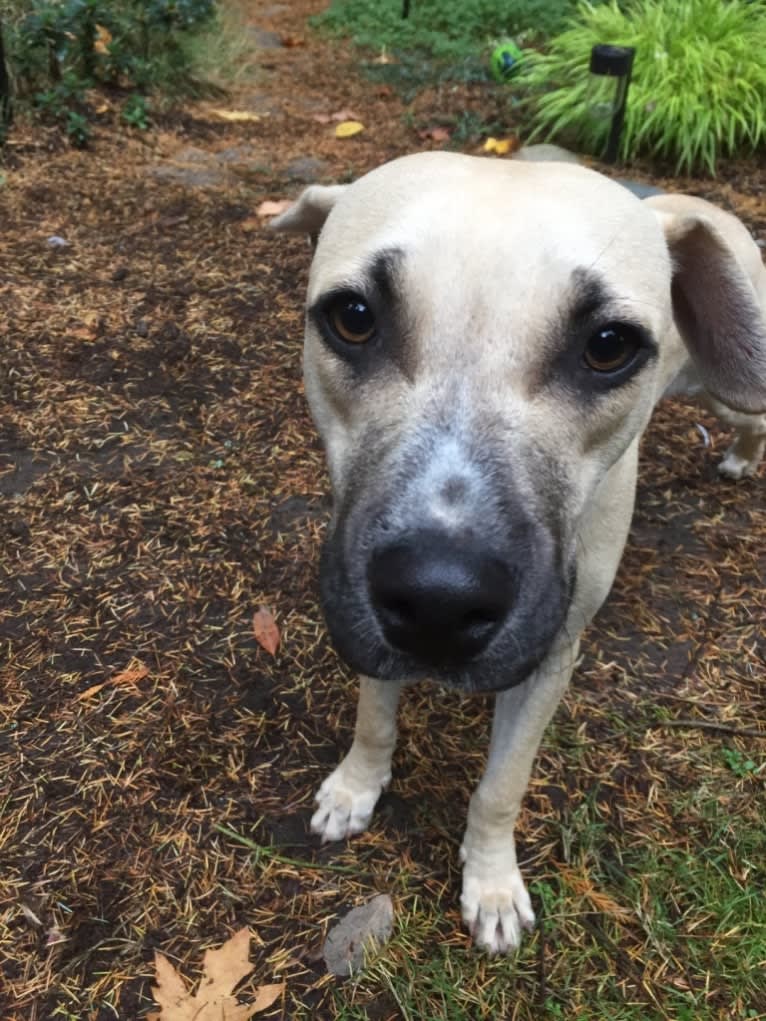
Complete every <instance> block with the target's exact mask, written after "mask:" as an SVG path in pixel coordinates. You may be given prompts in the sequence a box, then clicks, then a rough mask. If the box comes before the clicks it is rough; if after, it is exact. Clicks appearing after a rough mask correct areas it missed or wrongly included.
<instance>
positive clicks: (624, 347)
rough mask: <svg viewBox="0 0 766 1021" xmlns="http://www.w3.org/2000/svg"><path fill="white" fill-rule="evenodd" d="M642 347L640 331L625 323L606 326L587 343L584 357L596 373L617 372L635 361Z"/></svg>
mask: <svg viewBox="0 0 766 1021" xmlns="http://www.w3.org/2000/svg"><path fill="white" fill-rule="evenodd" d="M640 347H641V338H640V337H639V335H638V331H637V330H635V329H634V328H633V327H631V326H628V325H627V324H623V323H615V325H614V326H604V327H602V328H601V329H600V330H597V331H596V332H595V333H594V334H593V336H592V337H591V338H590V340H589V341H588V343H587V346H586V348H585V352H584V354H583V357H584V359H585V364H586V365H587V366H588V368H589V369H593V371H594V372H617V371H619V370H620V369H623V368H625V366H626V365H629V364H630V362H632V361H633V359H634V357H635V356H636V354H637V353H638V351H639V349H640Z"/></svg>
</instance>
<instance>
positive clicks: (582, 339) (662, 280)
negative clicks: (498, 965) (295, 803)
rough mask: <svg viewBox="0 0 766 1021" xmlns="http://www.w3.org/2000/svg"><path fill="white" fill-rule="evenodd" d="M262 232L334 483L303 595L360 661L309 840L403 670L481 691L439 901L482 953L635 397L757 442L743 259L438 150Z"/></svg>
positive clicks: (627, 206) (644, 417) (739, 253)
mask: <svg viewBox="0 0 766 1021" xmlns="http://www.w3.org/2000/svg"><path fill="white" fill-rule="evenodd" d="M273 227H274V228H275V229H276V230H279V231H297V232H302V233H305V234H308V235H310V236H311V237H312V238H313V240H314V243H315V251H314V258H313V262H312V266H311V271H310V279H309V286H308V299H307V312H306V331H305V348H304V379H305V388H306V394H307V397H308V401H309V404H310V408H311V411H312V414H313V417H314V420H315V422H316V425H317V428H318V430H319V433H320V435H321V438H322V440H323V443H324V446H325V449H326V455H327V462H328V468H329V474H330V480H331V485H332V491H333V496H334V510H333V515H332V520H331V523H330V527H329V531H328V535H327V538H326V541H325V543H324V546H323V551H322V556H321V563H320V590H321V600H322V606H323V611H324V614H325V617H326V620H327V625H328V628H329V632H330V636H331V638H332V640H333V642H334V644H335V646H336V648H337V650H338V652H339V653H340V655H341V656H342V658H343V659H345V660H346V661H347V662H348V663H349V664H350V665H351V666H352V667H353V668H354V669H356V670H357V671H358V672H359V673H360V675H361V680H360V695H359V706H358V714H357V721H356V728H355V734H354V739H353V743H352V745H351V749H350V751H349V752H348V754H347V756H346V757H345V758H344V759H343V761H342V762H341V764H340V765H339V766H338V767H337V768H336V769H335V770H334V772H332V773H331V775H330V776H329V777H327V779H326V780H325V781H324V783H322V785H321V787H320V788H319V792H318V794H317V799H316V800H317V805H318V807H317V809H316V812H315V814H314V815H313V818H312V821H311V825H312V829H313V830H314V831H315V832H316V833H318V834H319V835H320V836H321V837H322V839H323V841H329V840H340V839H342V838H344V837H347V836H350V835H352V834H355V833H359V832H361V831H362V830H364V829H365V828H366V827H367V825H368V823H369V821H370V817H371V815H372V812H373V809H374V807H375V803H376V801H377V800H378V797H379V795H380V793H381V791H382V790H383V788H384V787H385V786H386V784H387V783H388V782H389V780H390V776H391V772H390V769H391V756H392V753H393V749H394V743H395V740H396V708H397V700H398V697H399V693H400V690H401V687H402V684H403V683H407V682H411V681H416V680H419V679H421V678H432V679H434V680H436V681H440V682H442V683H444V684H446V685H449V686H452V687H455V688H457V689H459V690H460V691H462V692H474V691H492V692H496V693H497V697H496V701H495V711H494V717H493V723H492V733H491V739H490V748H489V757H488V762H487V766H486V770H485V772H484V775H483V777H482V779H481V782H480V783H479V785H478V787H477V789H476V790H475V792H474V793H473V795H472V797H471V800H470V806H469V811H468V821H467V826H466V830H465V835H464V839H463V843H462V848H461V858H462V861H463V884H462V895H461V905H462V915H463V919H464V921H465V923H466V925H467V927H468V929H469V931H470V932H471V933H472V935H473V939H474V942H475V944H477V945H478V946H479V947H482V948H486V950H488V951H489V952H491V953H506V952H509V951H511V950H513V949H514V948H515V947H517V946H518V945H519V942H520V939H521V934H522V930H523V929H525V928H529V927H531V926H532V925H533V923H534V913H533V910H532V905H531V903H530V898H529V895H528V893H527V890H526V887H525V885H524V881H523V879H522V876H521V873H520V871H519V867H518V864H517V859H516V852H515V845H514V827H515V821H516V817H517V814H518V812H519V807H520V804H521V799H522V797H523V795H524V791H525V788H526V786H527V782H528V779H529V774H530V771H531V767H532V764H533V760H534V757H535V754H536V751H537V748H538V746H539V744H540V740H541V738H542V735H543V731H544V729H545V727H546V725H547V723H548V721H549V720H550V718H551V716H552V715H553V712H554V710H555V709H556V706H557V705H558V703H559V700H560V699H561V697H562V695H563V693H564V691H565V689H566V687H567V684H568V683H569V679H570V676H571V674H572V670H573V667H574V664H575V661H576V659H577V655H578V647H579V641H580V635H581V633H582V631H583V629H584V628H585V627H586V625H587V624H588V622H589V621H590V620H591V618H592V617H593V615H594V614H595V613H596V611H597V610H598V608H599V607H600V606H601V604H602V603H603V601H604V600H605V598H606V596H607V594H608V592H609V589H610V588H611V585H612V582H613V580H614V576H615V573H616V571H617V567H618V564H619V562H620V558H621V555H622V550H623V546H624V544H625V541H626V537H627V534H628V529H629V526H630V521H631V516H632V511H633V504H634V497H635V489H636V468H637V455H638V444H639V438H640V436H641V434H642V432H643V431H644V429H645V427H646V425H647V423H648V421H649V418H650V416H651V414H652V409H653V408H654V406H655V404H656V403H657V401H658V400H659V399H660V398H661V397H662V396H663V395H666V394H673V393H681V392H684V393H694V394H697V395H698V396H699V397H700V398H701V399H703V400H705V401H706V402H707V403H708V404H709V405H710V406H711V407H712V408H713V409H714V410H715V411H716V412H718V413H719V414H720V415H721V417H722V418H723V419H724V420H725V421H726V422H728V423H729V424H731V425H733V426H734V427H735V428H736V429H737V430H738V431H737V434H736V436H735V439H734V442H733V444H732V446H731V448H730V450H729V451H728V452H727V454H726V456H725V458H724V460H723V463H722V465H721V471H722V472H723V473H724V474H726V475H729V476H734V477H741V476H743V475H746V474H750V473H752V472H754V471H755V470H756V468H757V467H758V462H759V460H760V457H761V455H762V453H763V448H764V445H766V415H764V412H766V313H765V311H764V310H766V272H765V271H764V267H763V265H762V262H761V257H760V252H759V250H758V248H757V246H756V245H755V244H754V242H753V241H752V239H751V238H750V236H749V234H748V232H747V230H746V229H745V228H744V226H743V225H742V224H741V223H740V222H739V221H738V220H737V219H736V218H735V217H733V216H730V215H728V214H726V213H723V212H721V211H720V210H718V209H716V208H715V207H713V206H712V205H710V204H709V203H707V202H704V201H702V200H700V199H694V198H690V197H685V196H680V195H677V196H673V195H660V196H657V197H652V198H650V199H646V200H643V201H641V200H639V199H638V198H636V197H635V196H634V195H632V194H631V193H630V192H629V191H627V190H626V189H624V188H623V187H621V186H620V185H619V184H617V183H616V182H614V181H611V180H609V179H608V178H606V177H604V176H602V175H600V174H598V173H596V172H595V171H592V170H588V169H585V168H583V167H580V166H577V165H572V164H565V163H523V162H515V161H508V160H505V161H503V160H490V159H486V158H481V157H473V156H463V155H459V154H452V153H436V152H434V153H420V154H417V155H412V156H406V157H403V158H401V159H397V160H395V161H393V162H391V163H387V164H385V165H384V166H382V167H379V168H378V169H376V170H374V171H372V172H371V173H369V174H367V175H365V176H363V177H362V178H360V179H359V180H358V181H356V182H354V183H353V184H351V185H336V186H328V187H323V186H320V185H313V186H311V187H309V188H308V189H306V191H305V192H304V193H303V194H302V196H301V197H300V198H299V200H298V201H297V202H296V203H295V204H294V205H293V206H292V207H291V208H290V209H288V210H287V211H286V212H285V213H283V214H282V215H281V216H279V217H278V218H277V219H276V220H275V221H273Z"/></svg>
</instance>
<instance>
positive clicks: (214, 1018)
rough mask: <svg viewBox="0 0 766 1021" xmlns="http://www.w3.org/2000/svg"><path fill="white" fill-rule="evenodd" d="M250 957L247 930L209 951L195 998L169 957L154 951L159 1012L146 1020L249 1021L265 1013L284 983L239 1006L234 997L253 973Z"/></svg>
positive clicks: (266, 988) (263, 989)
mask: <svg viewBox="0 0 766 1021" xmlns="http://www.w3.org/2000/svg"><path fill="white" fill-rule="evenodd" d="M249 954H250V932H249V930H248V929H247V928H245V929H240V930H239V932H235V933H234V935H233V936H232V937H231V939H229V940H227V941H226V942H225V943H224V944H223V946H221V947H219V948H218V950H206V951H205V957H204V960H203V963H202V978H201V980H200V983H199V986H198V988H197V992H196V993H194V995H192V993H191V992H190V990H189V989H187V987H186V983H185V982H184V980H183V978H181V976H180V975H179V974H178V972H177V971H176V969H175V968H174V967H173V965H172V964H171V963H170V961H169V960H168V959H167V957H165V956H164V955H163V954H160V953H158V952H155V955H154V959H155V969H156V974H157V985H156V986H152V995H153V996H154V999H155V1000H156V1001H157V1003H158V1004H159V1005H160V1010H159V1012H154V1013H152V1014H147V1015H146V1016H147V1021H248V1019H249V1018H251V1017H252V1016H253V1015H254V1014H257V1013H259V1012H260V1011H262V1010H266V1009H267V1007H270V1006H271V1005H272V1003H274V1002H275V1000H277V999H278V998H279V997H280V996H281V995H282V993H283V991H284V988H285V984H284V982H277V983H275V984H274V985H266V986H261V987H260V988H259V989H258V990H257V991H256V994H255V1002H254V1003H252V1002H251V1003H239V1002H238V1001H237V998H236V997H235V996H233V995H232V994H233V992H234V989H235V988H236V986H237V985H238V984H239V983H240V982H241V981H242V979H243V978H245V976H246V975H249V974H250V972H251V971H252V970H253V965H252V964H251V963H250V960H249Z"/></svg>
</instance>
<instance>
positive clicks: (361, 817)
mask: <svg viewBox="0 0 766 1021" xmlns="http://www.w3.org/2000/svg"><path fill="white" fill-rule="evenodd" d="M347 774H348V771H347V770H346V769H344V763H341V764H340V765H339V766H338V768H337V769H336V770H335V771H334V772H332V773H330V775H329V776H328V777H327V779H326V780H325V781H324V783H323V784H322V786H321V787H320V788H319V790H318V791H317V796H316V798H315V799H314V800H315V801H316V804H317V806H318V807H317V810H316V812H314V814H313V816H312V817H311V831H312V833H318V834H319V835H320V837H321V838H322V843H323V844H325V843H327V842H328V841H330V840H343V838H344V837H350V836H353V835H354V834H355V833H362V831H363V830H366V829H367V825H368V823H369V821H370V818H371V817H372V812H373V809H374V808H375V804H376V802H377V800H378V798H379V797H380V794H381V791H382V790H383V788H384V787H385V785H386V784H387V783H388V781H389V780H390V779H391V777H390V775H388V776H385V777H382V778H381V779H380V780H379V781H377V782H376V781H374V780H373V781H370V780H367V781H366V782H364V781H359V780H358V779H353V778H352V777H351V776H349V775H347Z"/></svg>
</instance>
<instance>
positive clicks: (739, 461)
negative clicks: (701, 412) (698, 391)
mask: <svg viewBox="0 0 766 1021" xmlns="http://www.w3.org/2000/svg"><path fill="white" fill-rule="evenodd" d="M705 404H706V405H707V406H708V407H709V408H710V410H711V411H712V412H713V413H714V414H715V415H717V416H718V418H720V419H721V421H722V422H723V423H724V425H728V426H730V427H731V428H733V429H735V430H736V431H735V434H734V440H733V441H732V443H731V446H730V447H729V449H728V450H727V451H726V453H725V454H724V456H723V460H722V461H721V463H720V464H719V465H718V471H719V473H720V474H721V475H725V476H726V477H727V478H729V479H741V478H744V477H745V476H747V475H754V474H755V473H756V472H757V471H758V466H759V465H760V463H761V459H762V458H763V454H764V450H766V415H746V414H743V413H742V412H740V411H733V410H732V409H731V408H729V407H727V406H726V405H725V404H722V403H721V402H720V401H717V400H715V399H714V398H712V397H709V396H708V397H707V399H706V400H705Z"/></svg>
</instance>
